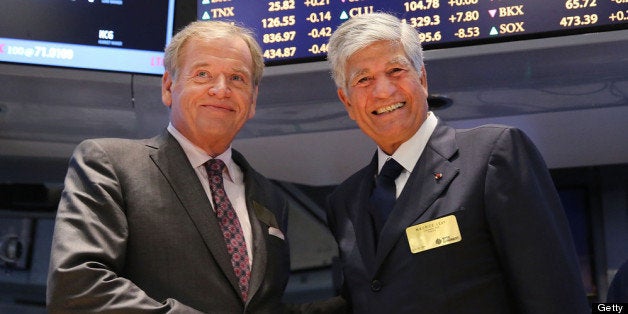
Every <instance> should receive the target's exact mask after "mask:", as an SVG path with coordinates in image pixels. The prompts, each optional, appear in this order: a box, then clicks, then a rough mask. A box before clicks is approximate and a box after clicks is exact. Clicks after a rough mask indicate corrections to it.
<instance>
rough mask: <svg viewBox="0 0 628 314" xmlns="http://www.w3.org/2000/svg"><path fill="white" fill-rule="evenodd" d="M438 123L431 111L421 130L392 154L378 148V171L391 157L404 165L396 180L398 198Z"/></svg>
mask: <svg viewBox="0 0 628 314" xmlns="http://www.w3.org/2000/svg"><path fill="white" fill-rule="evenodd" d="M437 123H438V118H436V116H435V115H434V114H433V113H432V112H431V111H430V112H428V113H427V118H426V119H425V121H424V122H423V124H422V125H421V127H420V128H419V130H417V131H416V133H414V135H413V136H412V137H411V138H410V139H408V140H407V141H405V142H404V143H403V144H401V146H399V148H397V150H396V151H395V152H394V153H393V155H392V156H389V155H388V154H386V153H385V152H384V151H383V150H382V149H381V148H379V147H378V148H377V173H379V172H380V171H381V170H382V167H384V163H385V162H386V161H387V160H388V159H390V158H393V159H394V160H395V161H397V162H398V163H399V164H400V165H401V166H403V171H401V174H399V176H398V177H397V179H396V180H395V187H396V196H395V197H397V198H398V197H399V195H400V194H401V191H403V187H404V186H406V183H407V182H408V178H410V174H411V173H412V170H413V169H414V166H415V165H416V163H417V162H418V161H419V157H421V154H423V150H424V149H425V146H426V145H427V141H428V140H429V139H430V136H432V133H434V129H435V128H436V124H437Z"/></svg>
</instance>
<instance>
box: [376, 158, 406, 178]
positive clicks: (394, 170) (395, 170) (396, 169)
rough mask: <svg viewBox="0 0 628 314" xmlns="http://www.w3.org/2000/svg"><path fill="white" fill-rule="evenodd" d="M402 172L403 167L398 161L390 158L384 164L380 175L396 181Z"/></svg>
mask: <svg viewBox="0 0 628 314" xmlns="http://www.w3.org/2000/svg"><path fill="white" fill-rule="evenodd" d="M402 170H403V166H401V165H400V164H399V163H398V162H397V161H396V160H394V159H392V158H390V159H388V160H387V161H386V162H385V163H384V166H383V167H382V170H381V171H380V172H379V175H380V176H382V177H384V178H387V179H392V180H395V179H397V177H398V176H399V174H401V171H402Z"/></svg>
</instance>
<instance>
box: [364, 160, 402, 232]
mask: <svg viewBox="0 0 628 314" xmlns="http://www.w3.org/2000/svg"><path fill="white" fill-rule="evenodd" d="M402 170H403V167H402V166H401V165H400V164H399V163H398V162H396V161H395V160H394V159H392V158H390V159H388V161H386V163H384V167H382V170H381V171H380V172H379V175H378V176H377V177H376V178H375V187H374V188H373V192H372V194H371V197H370V201H371V204H372V205H373V206H372V209H373V211H371V215H373V220H374V222H375V228H376V230H377V232H378V234H379V231H381V229H382V227H383V226H384V223H385V222H386V220H387V219H388V216H389V215H390V212H391V211H392V209H393V207H394V206H395V201H396V200H397V197H396V186H395V179H397V177H398V176H399V174H400V173H401V171H402Z"/></svg>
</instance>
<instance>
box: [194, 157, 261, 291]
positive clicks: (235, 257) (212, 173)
mask: <svg viewBox="0 0 628 314" xmlns="http://www.w3.org/2000/svg"><path fill="white" fill-rule="evenodd" d="M205 168H206V169H207V175H208V177H209V189H210V190H211V192H212V198H213V200H214V207H215V209H216V217H218V223H219V224H220V228H221V230H222V235H223V236H224V238H225V243H226V244H227V251H228V252H229V254H230V255H231V265H232V266H233V271H234V272H235V275H236V278H238V285H239V286H240V292H241V294H242V299H243V300H244V301H246V299H247V296H248V292H249V279H250V278H251V269H250V266H249V255H248V253H247V250H246V242H245V240H244V233H243V232H242V227H241V226H240V221H239V220H238V216H237V215H236V212H235V210H234V209H233V206H232V205H231V202H230V201H229V198H228V197H227V193H226V192H225V187H224V185H223V180H222V172H223V169H225V163H224V162H223V161H222V160H220V159H210V160H209V161H208V162H207V163H205Z"/></svg>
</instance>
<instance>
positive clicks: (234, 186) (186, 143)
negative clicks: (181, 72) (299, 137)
mask: <svg viewBox="0 0 628 314" xmlns="http://www.w3.org/2000/svg"><path fill="white" fill-rule="evenodd" d="M168 132H170V134H172V136H173V137H174V138H175V139H176V140H177V142H179V144H180V145H181V147H182V148H183V151H184V152H185V155H186V156H187V158H188V160H189V161H190V164H192V167H193V168H194V171H195V172H196V175H197V176H198V179H199V180H200V181H201V184H202V185H203V190H205V194H207V198H209V201H210V202H211V203H212V209H213V207H214V200H213V197H212V194H211V190H210V188H209V179H208V177H207V170H206V169H205V163H206V162H207V161H208V160H210V159H212V157H211V156H209V155H208V154H207V153H206V152H205V151H204V150H202V149H201V148H200V147H198V146H196V145H194V144H193V143H192V142H191V141H190V140H188V139H187V138H186V137H185V136H183V134H181V133H180V132H179V131H178V130H177V129H176V128H175V127H174V126H173V125H172V124H168ZM215 158H216V159H220V160H222V161H223V162H224V163H225V165H226V167H225V171H224V173H223V183H224V186H225V192H226V193H227V197H229V201H230V202H231V205H232V206H233V209H234V210H235V212H236V215H237V216H238V220H239V221H240V226H241V227H242V232H243V233H244V241H245V242H246V250H247V253H248V255H249V264H252V263H253V254H252V252H253V251H252V243H253V242H252V241H253V232H252V231H251V221H250V220H249V212H248V210H247V208H246V198H245V193H244V174H243V173H242V170H241V169H240V167H238V165H236V163H235V162H234V161H233V159H231V146H230V147H229V148H228V149H227V150H226V151H225V152H224V153H222V154H220V155H218V156H216V157H215ZM249 266H250V265H249Z"/></svg>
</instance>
